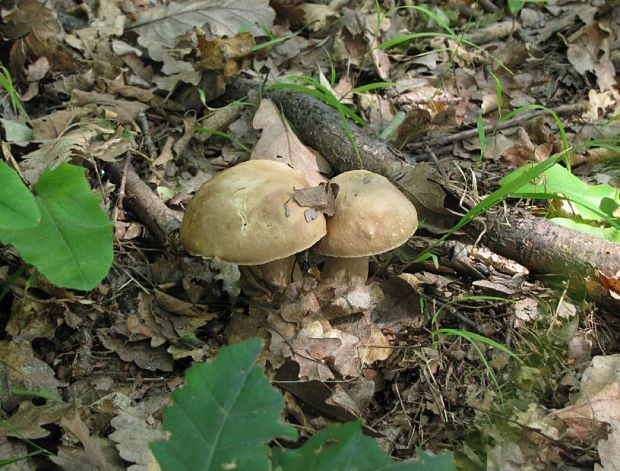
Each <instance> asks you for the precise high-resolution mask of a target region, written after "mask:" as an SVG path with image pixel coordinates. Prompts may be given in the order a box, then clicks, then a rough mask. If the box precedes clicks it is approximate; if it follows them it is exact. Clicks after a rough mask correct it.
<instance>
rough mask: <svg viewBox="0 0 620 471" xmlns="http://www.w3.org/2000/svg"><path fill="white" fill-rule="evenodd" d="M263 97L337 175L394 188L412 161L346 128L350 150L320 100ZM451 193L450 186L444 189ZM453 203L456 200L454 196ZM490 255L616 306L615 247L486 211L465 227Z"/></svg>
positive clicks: (243, 88) (234, 89) (513, 214)
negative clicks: (367, 174)
mask: <svg viewBox="0 0 620 471" xmlns="http://www.w3.org/2000/svg"><path fill="white" fill-rule="evenodd" d="M252 90H258V84H257V83H256V82H253V81H249V80H244V79H238V80H237V81H235V82H234V83H233V84H232V85H231V86H230V87H229V89H228V91H227V95H226V99H239V98H243V97H246V96H248V95H249V94H250V92H251V91H252ZM268 96H269V97H270V98H271V99H272V100H273V101H274V102H275V103H276V104H277V105H278V106H279V107H280V108H281V109H282V111H283V112H284V114H285V115H286V117H287V119H288V120H289V122H290V123H291V125H292V126H293V128H294V129H295V131H296V132H297V134H298V136H299V137H300V139H301V140H302V141H303V142H304V143H305V144H307V145H309V146H310V147H313V148H315V149H317V150H318V151H319V152H320V153H321V154H322V155H323V156H324V157H325V158H326V159H327V160H328V161H329V163H330V164H331V165H332V167H333V168H334V169H336V170H337V171H338V172H344V171H348V170H353V169H358V168H365V169H367V170H370V171H372V172H376V173H380V174H382V175H384V176H386V177H387V178H389V179H391V180H393V181H395V182H396V183H398V180H399V178H401V177H402V175H404V174H406V173H407V171H408V170H409V171H410V170H411V164H413V163H415V159H413V158H411V157H409V156H407V155H406V154H404V153H402V152H399V151H397V150H395V149H393V148H391V147H390V146H388V145H387V144H386V143H385V142H382V141H379V140H377V139H375V138H373V137H371V136H368V135H367V134H365V133H364V132H363V131H362V130H361V129H359V128H358V127H357V126H355V125H354V124H352V123H350V124H349V127H350V131H351V134H352V136H353V139H354V140H355V142H356V143H357V145H358V152H356V151H355V149H354V147H353V146H352V145H351V143H350V141H349V138H348V136H347V133H346V132H345V130H344V129H343V126H342V121H341V118H340V115H339V114H338V112H337V111H336V110H334V109H333V108H331V107H329V106H328V105H326V104H325V103H323V102H322V101H320V100H318V99H316V98H313V97H310V96H308V95H306V94H303V93H299V92H295V91H290V90H278V91H275V92H272V93H269V94H268ZM444 190H445V191H446V192H448V193H449V192H450V188H449V185H445V186H444ZM453 196H455V197H456V198H457V199H458V198H459V196H460V195H453ZM468 232H469V233H470V235H471V236H472V237H473V238H474V239H476V238H477V237H478V236H480V234H482V242H483V243H485V244H487V245H488V246H489V247H490V248H491V249H492V250H494V251H495V252H497V253H499V254H500V255H503V256H505V257H509V258H512V259H514V260H515V261H517V262H519V263H521V264H522V265H524V266H526V267H528V268H529V269H530V270H531V271H533V272H538V273H543V274H553V275H561V276H563V277H565V278H566V279H567V280H568V281H569V286H570V287H571V288H573V289H575V288H578V289H580V290H583V291H584V292H585V293H587V295H589V296H590V297H591V298H592V299H593V300H594V301H596V302H599V303H601V304H604V305H607V306H615V307H618V306H619V305H620V303H619V302H618V301H616V300H615V299H614V298H613V297H612V296H611V295H610V292H609V289H608V288H607V287H606V286H608V282H607V281H608V278H607V277H617V276H618V274H620V246H618V245H616V244H613V243H611V242H608V241H604V240H601V239H598V238H596V237H592V236H588V235H585V234H581V233H577V232H574V231H572V230H570V229H566V228H563V227H561V226H558V225H555V224H552V223H550V222H549V221H547V220H546V219H543V218H538V217H535V216H531V215H529V214H527V213H524V212H522V211H519V210H506V211H489V212H487V214H486V215H485V216H484V217H481V218H478V220H477V222H476V224H473V225H471V226H470V227H469V228H468Z"/></svg>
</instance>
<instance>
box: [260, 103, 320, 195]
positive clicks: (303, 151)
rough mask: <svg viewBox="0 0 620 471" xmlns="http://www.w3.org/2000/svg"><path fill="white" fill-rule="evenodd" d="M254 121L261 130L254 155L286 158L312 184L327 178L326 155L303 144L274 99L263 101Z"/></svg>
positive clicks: (269, 158)
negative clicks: (324, 156)
mask: <svg viewBox="0 0 620 471" xmlns="http://www.w3.org/2000/svg"><path fill="white" fill-rule="evenodd" d="M253 125H254V128H255V129H260V130H262V134H261V137H260V139H259V140H258V142H257V143H256V146H255V147H254V150H253V151H252V157H251V158H252V159H266V160H277V161H280V162H284V163H286V164H288V165H290V166H291V167H293V168H294V169H296V170H299V171H300V172H301V173H303V174H304V176H305V177H306V180H308V183H309V184H310V186H316V185H318V184H320V183H323V182H326V181H327V178H326V177H325V174H326V173H328V172H329V165H328V164H327V162H326V161H325V159H324V158H323V157H321V156H320V155H318V154H317V153H315V152H313V151H312V150H310V149H309V148H308V147H306V146H305V145H303V144H302V142H301V141H300V140H299V138H298V137H297V136H296V135H295V133H294V132H293V130H292V129H291V128H290V126H289V125H288V123H287V122H286V120H285V119H284V117H283V116H282V115H281V114H280V112H279V111H278V109H277V108H276V107H275V105H274V104H273V102H272V101H271V100H267V99H264V100H262V101H261V104H260V106H259V107H258V110H257V111H256V114H255V115H254V122H253Z"/></svg>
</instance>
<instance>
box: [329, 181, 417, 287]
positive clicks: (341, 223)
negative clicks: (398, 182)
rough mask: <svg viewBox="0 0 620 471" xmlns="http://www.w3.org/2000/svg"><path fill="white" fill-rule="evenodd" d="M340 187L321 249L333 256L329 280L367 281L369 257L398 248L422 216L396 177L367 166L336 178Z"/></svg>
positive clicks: (330, 258) (330, 257)
mask: <svg viewBox="0 0 620 471" xmlns="http://www.w3.org/2000/svg"><path fill="white" fill-rule="evenodd" d="M330 183H336V184H337V185H338V194H337V196H336V200H335V206H336V209H335V213H334V215H333V216H331V217H328V218H327V235H326V236H325V237H324V238H323V239H321V242H320V243H319V245H318V252H319V253H320V254H321V255H325V256H327V257H328V258H327V261H326V262H325V266H324V268H323V271H322V273H321V277H322V278H323V280H325V281H329V280H335V281H338V280H339V281H342V282H347V283H352V282H354V281H362V282H365V281H366V279H367V278H368V257H369V256H370V255H376V254H380V253H383V252H387V251H389V250H392V249H394V248H396V247H398V246H400V245H402V244H404V243H405V242H406V241H407V239H409V237H411V236H412V235H413V233H414V232H415V230H416V228H417V225H418V217H417V213H416V210H415V207H414V206H413V204H412V203H411V202H410V201H409V200H408V199H407V198H406V197H405V196H404V195H403V194H402V193H401V192H400V191H399V190H398V188H396V187H395V186H394V185H393V184H392V183H390V181H389V180H388V179H387V178H385V177H383V176H381V175H377V174H376V173H372V172H368V171H366V170H352V171H349V172H344V173H341V174H340V175H338V176H336V177H334V178H332V179H331V180H330Z"/></svg>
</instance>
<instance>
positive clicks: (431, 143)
mask: <svg viewBox="0 0 620 471" xmlns="http://www.w3.org/2000/svg"><path fill="white" fill-rule="evenodd" d="M584 109H585V104H583V103H571V104H568V105H560V106H558V107H556V108H554V110H553V111H555V112H556V113H558V114H564V113H575V112H578V111H582V110H584ZM547 113H548V112H547V111H545V110H536V111H531V112H528V113H521V114H520V115H518V116H515V117H514V118H511V119H509V120H506V121H502V122H501V123H499V124H497V125H494V124H488V125H486V126H485V127H484V132H485V133H489V132H493V131H501V130H502V129H507V128H511V127H513V126H516V125H517V124H520V123H522V122H524V121H528V120H530V119H532V118H536V117H538V116H542V115H544V114H547ZM472 137H478V129H467V130H465V131H460V132H456V133H453V134H448V135H446V136H441V137H436V138H434V139H427V140H426V141H420V142H415V143H413V144H409V145H408V146H407V150H414V149H424V148H426V147H436V146H441V145H445V144H450V143H452V142H455V141H460V140H463V139H469V138H472Z"/></svg>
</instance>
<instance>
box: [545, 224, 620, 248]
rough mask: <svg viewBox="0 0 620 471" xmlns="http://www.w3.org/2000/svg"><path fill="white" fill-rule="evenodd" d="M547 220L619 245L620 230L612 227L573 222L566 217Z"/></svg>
mask: <svg viewBox="0 0 620 471" xmlns="http://www.w3.org/2000/svg"><path fill="white" fill-rule="evenodd" d="M549 220H550V221H551V222H552V223H554V224H557V225H559V226H564V227H566V228H568V229H572V230H574V231H577V232H582V233H584V234H590V235H593V236H595V237H598V238H599V239H605V240H608V241H610V242H613V243H614V244H619V245H620V231H619V230H618V229H616V228H614V227H600V226H591V225H590V224H584V223H581V222H575V221H573V220H572V219H566V218H553V219H549Z"/></svg>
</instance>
